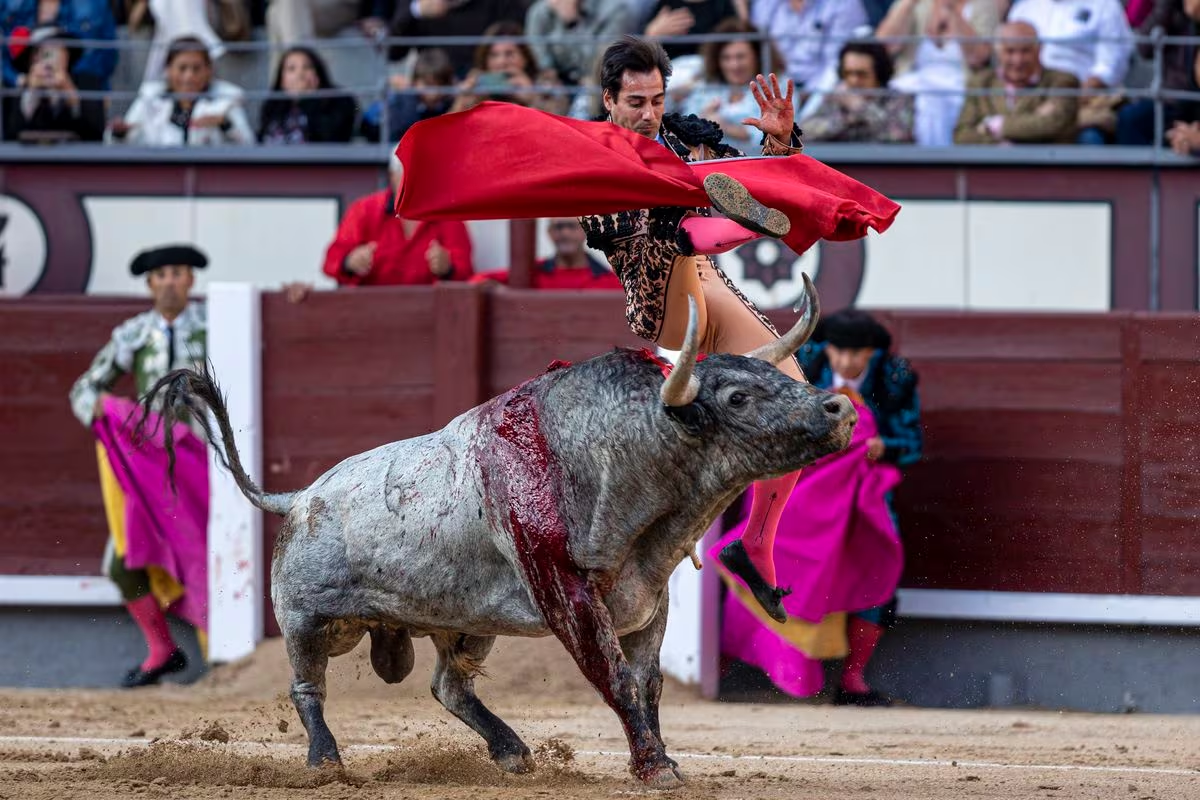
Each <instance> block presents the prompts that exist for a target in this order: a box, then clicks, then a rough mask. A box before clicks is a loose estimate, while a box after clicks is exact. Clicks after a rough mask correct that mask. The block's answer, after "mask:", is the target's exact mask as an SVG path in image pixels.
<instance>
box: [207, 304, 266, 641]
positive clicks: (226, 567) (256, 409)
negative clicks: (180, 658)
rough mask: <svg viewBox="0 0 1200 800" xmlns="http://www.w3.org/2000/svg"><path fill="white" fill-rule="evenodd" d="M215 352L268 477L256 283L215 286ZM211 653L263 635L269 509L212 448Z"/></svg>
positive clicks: (245, 453) (258, 477) (241, 435)
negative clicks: (250, 496)
mask: <svg viewBox="0 0 1200 800" xmlns="http://www.w3.org/2000/svg"><path fill="white" fill-rule="evenodd" d="M207 298H208V302H207V310H208V358H209V361H211V362H212V370H213V374H214V375H215V377H216V378H217V380H218V382H219V383H220V385H221V387H222V390H223V391H224V392H225V393H226V395H227V397H226V400H227V402H228V409H229V421H230V423H231V425H232V427H233V431H234V435H235V439H236V442H237V447H238V452H239V454H240V455H241V459H242V466H243V467H245V469H246V472H247V473H248V474H249V475H250V477H251V479H252V480H254V481H256V482H261V481H262V358H261V355H262V345H261V343H262V313H261V301H260V298H259V290H258V289H257V288H256V287H255V286H253V285H251V284H248V283H213V284H210V285H209V287H208V292H207ZM208 477H209V493H210V505H209V517H208V657H209V660H210V661H212V662H213V663H220V662H227V661H232V660H234V659H238V658H242V657H243V656H247V655H249V654H250V653H252V652H253V651H254V648H255V647H256V646H257V645H258V643H259V642H260V641H261V640H262V637H263V596H264V594H265V586H264V571H263V568H264V565H263V548H262V525H263V523H262V512H261V511H259V510H258V509H257V508H255V507H254V506H252V505H251V504H250V503H249V502H248V501H247V500H246V498H245V497H243V496H242V493H241V491H240V490H239V489H238V487H237V484H236V483H234V481H233V477H232V476H231V475H230V474H229V473H228V472H227V471H226V470H225V468H224V467H222V466H221V465H220V463H219V460H218V458H217V453H216V451H215V450H213V449H212V448H210V450H209V472H208Z"/></svg>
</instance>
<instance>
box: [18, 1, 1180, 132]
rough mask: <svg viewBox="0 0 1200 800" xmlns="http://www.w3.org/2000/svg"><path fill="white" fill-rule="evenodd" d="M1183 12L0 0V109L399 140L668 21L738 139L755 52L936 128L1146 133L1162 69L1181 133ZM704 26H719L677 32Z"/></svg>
mask: <svg viewBox="0 0 1200 800" xmlns="http://www.w3.org/2000/svg"><path fill="white" fill-rule="evenodd" d="M1198 20H1200V0H1125V2H1122V0H404V1H398V0H0V29H2V32H3V34H4V36H5V37H6V46H5V47H4V48H3V52H2V59H0V60H2V66H3V83H4V88H5V90H6V96H5V99H4V112H3V117H2V119H0V122H2V123H3V138H4V139H5V140H8V141H14V140H18V141H27V142H28V141H32V142H53V141H73V140H81V141H101V140H103V141H106V142H112V143H127V144H138V145H146V146H183V145H186V146H205V145H218V144H243V145H244V144H252V143H261V144H264V145H292V144H302V143H306V142H350V141H362V140H366V141H377V142H378V141H381V140H382V141H393V142H394V141H396V140H397V139H399V138H400V136H402V135H403V133H404V132H405V131H406V130H407V129H408V127H410V126H411V125H412V124H413V123H415V122H416V121H418V120H421V119H426V118H428V117H430V116H435V115H438V114H443V113H447V112H451V111H461V110H465V109H469V108H471V107H472V106H474V105H477V104H478V103H480V102H482V101H483V100H488V99H497V100H505V101H508V102H515V103H521V104H523V105H527V106H531V107H534V108H539V109H542V110H544V111H547V112H550V113H554V114H566V115H570V116H574V117H577V118H583V119H589V118H594V117H596V116H597V112H598V111H599V106H598V103H597V96H598V94H597V92H596V91H595V78H594V66H595V60H596V56H597V54H598V53H599V52H600V51H601V50H602V48H603V47H604V46H605V45H606V44H607V43H608V42H609V41H611V40H612V39H613V38H614V37H615V36H617V35H619V34H621V33H625V32H631V33H643V34H645V35H649V36H657V37H664V39H665V40H666V42H665V43H666V45H667V49H668V53H669V54H670V55H671V57H672V61H673V66H674V75H673V77H672V80H671V85H670V92H669V97H668V105H669V108H668V110H675V111H683V112H686V113H694V114H697V115H699V116H702V117H705V118H708V119H711V120H713V121H715V122H717V123H718V124H720V125H721V127H722V129H723V130H724V131H725V138H726V142H727V143H728V144H730V145H731V146H734V147H737V148H738V149H741V150H743V151H746V152H747V153H749V154H753V153H754V151H755V150H756V149H757V145H756V142H757V139H756V137H755V136H754V135H753V133H752V131H750V130H749V129H748V128H747V127H746V126H744V125H742V124H741V121H742V120H743V119H744V118H745V117H747V116H752V112H753V110H754V100H753V97H752V96H751V95H750V93H749V92H748V90H747V84H748V82H749V80H750V78H751V77H752V76H753V75H754V74H756V73H757V72H759V71H763V72H766V71H775V72H777V73H779V74H780V75H781V76H787V77H789V78H790V79H791V80H792V81H794V83H795V85H796V87H797V92H796V94H795V97H796V102H797V111H798V119H799V121H800V125H801V127H802V128H803V129H804V131H805V138H806V140H808V141H839V142H872V143H896V142H909V143H916V144H918V145H935V146H936V145H950V144H1023V143H1043V144H1045V143H1079V144H1084V145H1105V144H1129V145H1147V144H1152V143H1153V142H1154V138H1155V129H1156V124H1155V123H1156V120H1155V100H1154V99H1153V98H1150V97H1146V96H1144V95H1145V93H1146V89H1147V87H1148V86H1150V85H1151V84H1152V83H1154V82H1155V79H1156V78H1157V79H1160V80H1161V88H1162V90H1163V91H1164V95H1163V99H1162V104H1163V106H1162V107H1163V123H1165V124H1164V126H1163V128H1162V130H1163V133H1164V139H1163V142H1162V143H1163V144H1164V145H1166V146H1170V147H1172V148H1173V149H1174V150H1175V151H1176V152H1179V153H1181V154H1189V153H1192V152H1195V151H1197V150H1200V94H1197V95H1195V96H1192V97H1189V96H1188V93H1193V92H1200V83H1198V80H1200V62H1198V61H1197V53H1198V52H1200V51H1198V50H1197V46H1196V44H1195V43H1188V42H1186V41H1182V42H1178V41H1168V43H1167V44H1166V45H1165V46H1163V47H1162V57H1161V59H1157V60H1156V59H1155V57H1154V56H1155V53H1154V48H1155V45H1154V44H1153V43H1152V42H1149V41H1143V42H1141V43H1138V42H1137V41H1136V39H1135V36H1137V35H1142V36H1149V35H1150V34H1151V32H1152V31H1154V30H1155V29H1162V30H1163V31H1164V32H1165V33H1166V35H1167V36H1169V37H1189V36H1197V35H1198V34H1200V31H1198V30H1197V25H1198ZM146 27H152V28H153V40H152V42H151V46H150V52H149V56H148V58H147V59H146V65H145V70H144V74H143V75H142V80H141V85H140V87H139V89H138V92H137V97H136V99H135V100H134V102H133V103H132V105H131V106H129V107H128V109H127V110H124V111H122V112H120V113H117V112H116V111H114V109H113V107H112V103H111V102H110V100H109V99H107V98H105V97H104V95H103V94H102V93H103V92H104V91H107V90H111V89H112V88H113V77H114V71H115V70H116V69H117V66H118V60H119V59H120V58H122V57H123V55H124V51H123V50H122V49H121V47H120V46H119V43H118V41H117V40H118V38H119V37H122V38H123V37H125V36H128V32H129V31H134V30H140V29H142V28H146ZM347 31H352V32H354V33H352V34H351V35H356V36H360V37H361V39H362V47H364V48H374V49H375V51H376V52H378V53H379V55H380V63H381V64H384V63H386V64H388V69H387V74H386V75H379V76H377V77H378V79H379V81H380V84H381V85H380V88H379V89H378V90H373V89H372V88H371V87H362V86H356V87H347V88H339V87H338V82H337V81H336V80H335V77H334V76H332V75H331V74H330V69H329V67H328V66H327V64H326V61H325V60H324V59H323V58H322V56H321V55H320V54H319V52H318V50H319V47H318V44H319V43H320V42H321V41H322V40H323V39H325V38H328V37H333V36H342V37H344V36H346V35H347ZM698 34H719V35H721V36H722V37H724V38H723V39H721V40H712V39H710V40H709V41H703V42H695V41H692V42H686V41H685V42H679V41H672V40H671V39H672V37H681V36H695V35H698ZM256 36H257V37H259V38H263V39H266V40H267V42H269V45H270V48H271V57H270V71H271V74H272V75H273V80H271V81H270V82H269V84H268V85H263V86H239V85H236V84H235V83H233V82H230V81H227V80H222V79H220V78H218V77H217V73H219V72H220V60H221V58H222V57H223V56H224V55H225V53H226V52H227V50H228V43H229V42H233V41H246V40H250V39H253V38H255V37H256ZM404 37H408V38H407V39H406V40H405V41H403V42H400V43H397V41H396V40H397V39H401V38H404ZM413 37H415V38H417V39H422V38H430V39H433V38H435V37H477V38H479V39H480V42H481V43H480V44H478V45H475V46H472V45H467V44H450V45H446V46H430V47H412V46H409V43H410V42H411V41H412V38H413ZM522 37H529V40H528V41H525V40H523V39H522ZM108 41H111V42H113V43H114V44H113V45H112V46H105V45H104V42H108ZM1156 64H1157V65H1158V66H1157V68H1158V69H1159V70H1160V74H1159V75H1155V74H1154V70H1155V69H1156ZM267 89H270V92H271V95H270V97H269V98H268V99H267V100H266V101H265V102H261V103H250V102H247V97H248V95H247V91H248V90H249V91H250V92H251V94H254V95H255V96H265V95H264V92H265V90H267ZM1139 90H1140V93H1139ZM371 95H374V97H372V96H371Z"/></svg>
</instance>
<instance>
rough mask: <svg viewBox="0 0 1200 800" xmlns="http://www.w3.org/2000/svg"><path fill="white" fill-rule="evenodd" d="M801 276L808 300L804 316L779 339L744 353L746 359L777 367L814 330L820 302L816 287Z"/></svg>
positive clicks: (819, 314) (819, 312)
mask: <svg viewBox="0 0 1200 800" xmlns="http://www.w3.org/2000/svg"><path fill="white" fill-rule="evenodd" d="M802 274H803V275H804V297H805V298H806V299H807V300H808V308H806V309H805V311H804V315H803V316H802V317H800V319H798V320H797V321H796V324H795V325H793V326H792V329H791V330H790V331H788V332H787V333H785V334H784V335H783V336H781V337H780V338H778V339H776V340H775V341H773V342H771V343H770V344H764V345H763V346H762V347H759V348H757V349H756V350H753V351H751V352H749V353H746V356H747V357H748V358H761V359H762V360H763V361H769V362H771V363H772V364H774V365H776V366H778V365H780V364H782V363H783V361H784V360H785V359H787V358H788V357H789V356H791V355H792V353H795V352H796V351H797V350H799V349H800V347H801V346H802V345H803V344H804V343H805V342H807V341H808V337H810V336H812V333H813V331H814V330H816V327H817V320H818V319H820V317H821V301H820V300H819V299H818V298H817V287H815V286H813V283H812V281H811V280H809V277H808V275H807V274H806V273H802Z"/></svg>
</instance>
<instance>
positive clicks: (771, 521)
mask: <svg viewBox="0 0 1200 800" xmlns="http://www.w3.org/2000/svg"><path fill="white" fill-rule="evenodd" d="M799 478H800V472H799V470H797V471H796V472H792V473H789V474H787V475H784V476H782V477H780V478H771V479H770V480H764V481H758V482H757V483H755V484H754V500H753V501H752V502H751V504H750V518H749V519H748V520H746V530H745V532H744V533H742V545H743V546H744V547H745V548H746V555H748V556H749V557H750V563H751V564H753V565H754V568H755V569H757V570H758V574H759V575H762V577H763V580H765V581H766V582H767V583H769V584H771V585H772V586H775V585H776V583H775V558H774V551H775V532H776V529H777V528H778V527H779V518H780V517H781V516H782V515H783V507H784V506H785V505H787V501H788V498H789V497H791V496H792V489H794V488H795V486H796V481H797V480H799Z"/></svg>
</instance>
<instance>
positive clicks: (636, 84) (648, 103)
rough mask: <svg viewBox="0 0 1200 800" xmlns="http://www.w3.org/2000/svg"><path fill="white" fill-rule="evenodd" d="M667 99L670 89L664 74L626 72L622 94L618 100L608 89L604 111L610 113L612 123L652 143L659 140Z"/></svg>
mask: <svg viewBox="0 0 1200 800" xmlns="http://www.w3.org/2000/svg"><path fill="white" fill-rule="evenodd" d="M666 99H667V90H666V86H665V84H664V82H663V76H662V73H661V72H659V71H658V70H657V69H655V70H652V71H650V72H631V71H629V70H626V71H625V74H623V75H622V76H621V90H620V91H619V92H618V93H617V96H616V97H613V95H612V93H611V92H610V91H608V90H607V89H605V90H604V108H605V109H606V110H607V111H608V116H609V119H611V120H612V121H613V122H614V123H616V124H617V125H620V126H621V127H622V128H625V129H627V130H631V131H633V132H634V133H640V134H641V135H642V136H645V137H647V138H649V139H654V138H656V137H657V136H658V129H659V127H661V126H662V118H663V110H664V107H665V103H666Z"/></svg>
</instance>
